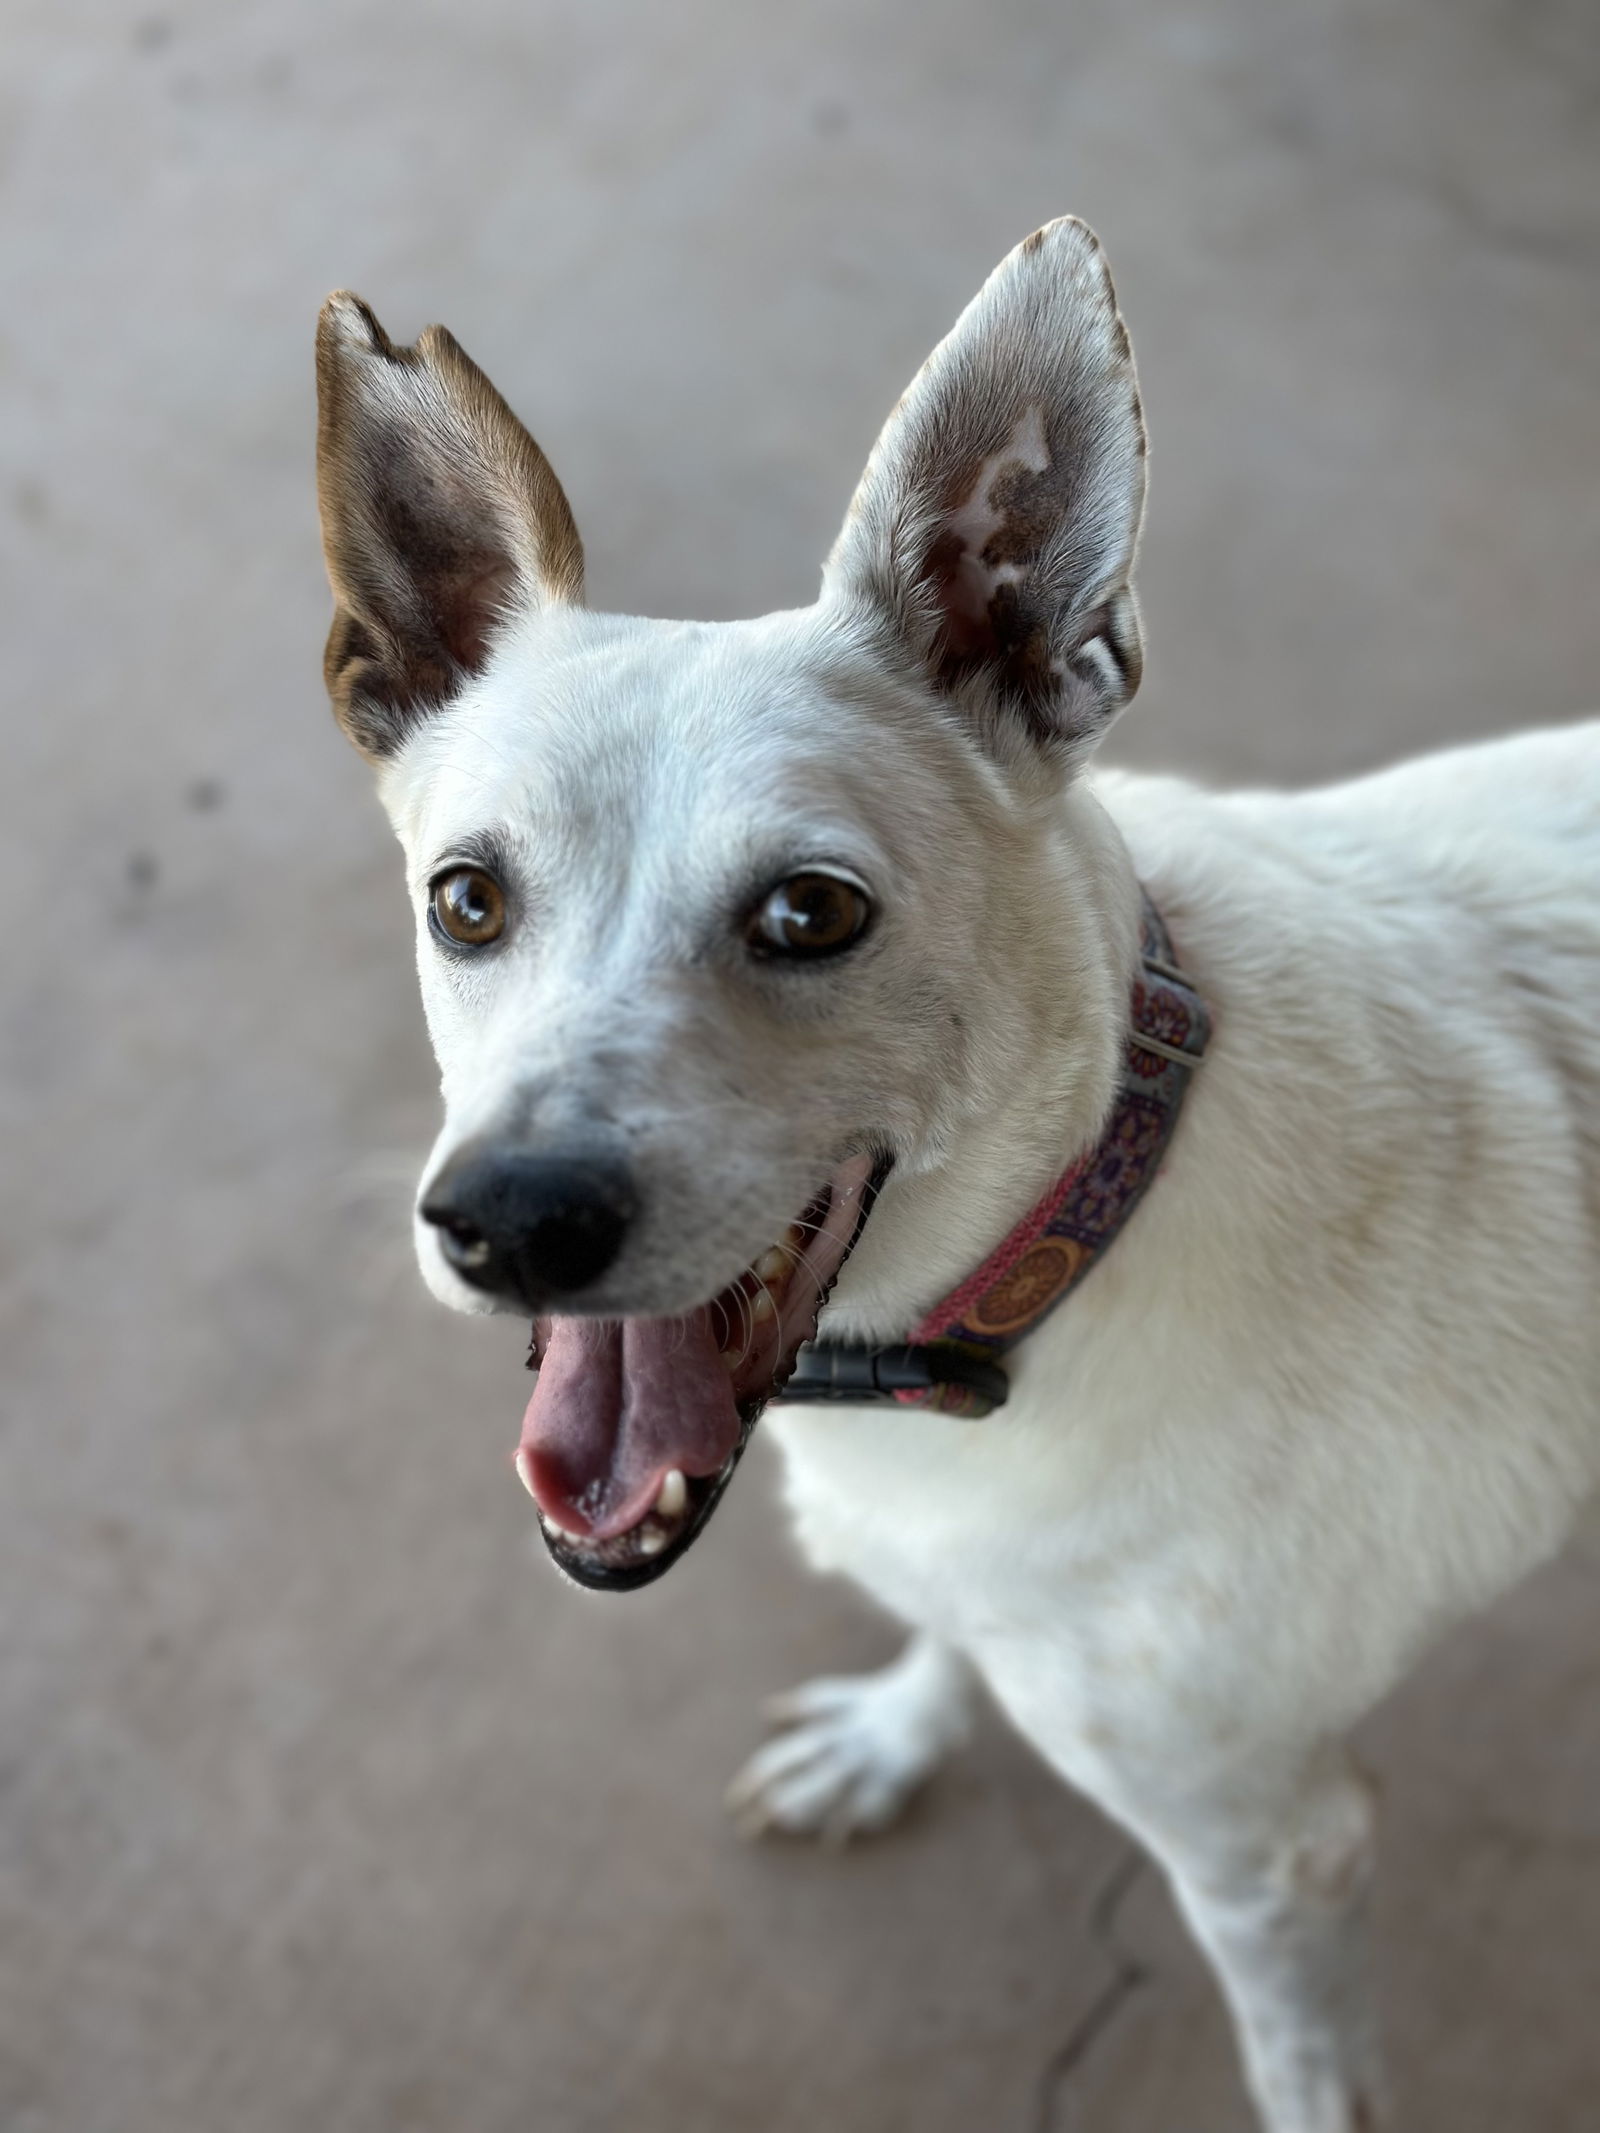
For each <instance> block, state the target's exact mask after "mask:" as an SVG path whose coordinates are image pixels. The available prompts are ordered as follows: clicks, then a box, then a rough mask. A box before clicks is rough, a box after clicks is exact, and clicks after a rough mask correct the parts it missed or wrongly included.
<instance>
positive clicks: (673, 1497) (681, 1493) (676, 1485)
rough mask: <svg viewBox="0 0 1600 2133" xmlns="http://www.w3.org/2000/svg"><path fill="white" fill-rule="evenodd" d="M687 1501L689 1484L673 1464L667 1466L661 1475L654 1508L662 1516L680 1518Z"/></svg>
mask: <svg viewBox="0 0 1600 2133" xmlns="http://www.w3.org/2000/svg"><path fill="white" fill-rule="evenodd" d="M688 1501H689V1484H688V1482H686V1481H685V1480H684V1478H683V1476H682V1474H681V1473H680V1472H679V1471H678V1469H677V1468H676V1467H675V1466H672V1467H668V1469H667V1471H666V1473H665V1474H663V1475H662V1477H661V1493H660V1495H659V1496H657V1498H656V1509H657V1511H659V1512H660V1514H661V1516H662V1517H663V1518H681V1517H682V1515H683V1511H684V1507H685V1505H686V1504H687V1503H688Z"/></svg>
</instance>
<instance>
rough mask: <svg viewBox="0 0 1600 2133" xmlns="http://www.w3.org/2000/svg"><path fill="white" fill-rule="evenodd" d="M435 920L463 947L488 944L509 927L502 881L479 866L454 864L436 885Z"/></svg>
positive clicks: (444, 931) (440, 877) (484, 946)
mask: <svg viewBox="0 0 1600 2133" xmlns="http://www.w3.org/2000/svg"><path fill="white" fill-rule="evenodd" d="M433 922H434V924H435V925H436V926H437V927H438V928H439V929H440V931H441V932H442V933H447V934H448V935H449V936H450V938H451V940H453V941H459V942H460V943H461V945H462V946H463V947H464V948H486V947H487V946H488V944H489V943H490V941H497V940H498V939H499V938H500V936H501V934H502V933H504V931H505V927H506V900H505V897H504V895H503V894H502V893H501V889H500V884H499V883H498V882H497V881H495V880H494V879H493V878H492V876H490V875H488V874H485V873H484V872H482V870H481V869H480V868H478V867H453V868H452V869H451V870H450V872H449V873H448V874H441V875H440V876H439V878H438V880H437V881H436V882H435V883H434V885H433Z"/></svg>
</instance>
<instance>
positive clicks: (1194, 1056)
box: [778, 896, 1211, 1420]
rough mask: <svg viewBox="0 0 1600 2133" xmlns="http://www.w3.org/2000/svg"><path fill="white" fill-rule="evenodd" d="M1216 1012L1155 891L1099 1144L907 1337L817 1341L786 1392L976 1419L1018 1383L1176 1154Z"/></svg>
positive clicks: (785, 1395) (790, 1396)
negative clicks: (1168, 1156)
mask: <svg viewBox="0 0 1600 2133" xmlns="http://www.w3.org/2000/svg"><path fill="white" fill-rule="evenodd" d="M1210 1034H1211V1018H1210V1016H1209V1014H1208V1013H1207V1012H1206V1007H1205V1003H1204V1002H1203V1001H1202V1000H1201V998H1200V995H1199V994H1198V993H1197V992H1196V991H1195V989H1194V987H1193V986H1192V985H1191V984H1190V983H1189V981H1188V979H1187V978H1185V976H1184V975H1183V972H1182V971H1181V970H1180V969H1179V968H1178V961H1177V957H1176V955H1175V954H1174V952H1173V947H1172V941H1171V939H1170V937H1169V935H1168V933H1167V929H1166V927H1165V926H1164V925H1163V924H1162V922H1161V918H1160V915H1159V913H1158V912H1157V911H1156V908H1155V906H1154V905H1153V904H1152V903H1151V901H1150V899H1149V897H1148V896H1147V897H1146V898H1145V899H1144V916H1143V924H1142V932H1141V962H1140V968H1139V973H1138V975H1137V976H1136V977H1135V979H1134V981H1133V993H1132V999H1131V1003H1130V1016H1129V1029H1128V1057H1127V1064H1126V1067H1125V1069H1124V1072H1123V1079H1122V1088H1121V1091H1120V1093H1119V1094H1118V1097H1117V1101H1116V1104H1115V1105H1114V1107H1113V1109H1112V1112H1111V1117H1110V1120H1109V1121H1108V1123H1107V1125H1106V1129H1105V1131H1104V1133H1102V1134H1101V1136H1100V1139H1099V1140H1098V1141H1097V1142H1096V1144H1095V1146H1094V1147H1093V1148H1091V1149H1089V1150H1088V1151H1087V1152H1086V1153H1085V1154H1083V1155H1081V1156H1079V1158H1078V1160H1077V1161H1076V1162H1075V1163H1074V1164H1073V1165H1072V1166H1071V1168H1070V1169H1068V1170H1067V1171H1065V1172H1064V1173H1063V1174H1062V1176H1061V1177H1059V1178H1057V1180H1056V1182H1055V1183H1054V1184H1053V1185H1052V1186H1051V1187H1050V1190H1049V1191H1048V1192H1047V1193H1046V1194H1045V1196H1044V1198H1043V1199H1042V1200H1040V1201H1039V1203H1038V1204H1037V1206H1035V1207H1034V1208H1033V1209H1032V1210H1031V1211H1030V1212H1029V1213H1028V1214H1026V1215H1024V1216H1023V1218H1022V1220H1021V1221H1020V1222H1019V1223H1018V1224H1017V1226H1016V1228H1015V1229H1014V1230H1012V1232H1011V1234H1010V1235H1009V1236H1008V1237H1006V1238H1005V1239H1004V1240H1003V1241H1002V1242H1001V1243H1000V1244H998V1245H997V1246H996V1247H995V1249H994V1250H993V1251H992V1252H991V1253H990V1254H989V1256H988V1258H987V1259H986V1260H985V1261H984V1262H983V1264H982V1266H980V1267H979V1268H978V1269H977V1271H976V1272H975V1273H972V1274H970V1275H968V1277H967V1279H966V1280H965V1281H964V1282H962V1284H961V1286H960V1287H959V1288H958V1289H956V1290H954V1291H952V1293H951V1294H950V1295H948V1296H946V1297H945V1298H944V1300H943V1301H942V1302H940V1303H937V1304H935V1305H934V1307H933V1309H932V1310H931V1311H930V1312H929V1313H928V1314H927V1316H926V1317H925V1318H924V1319H923V1320H922V1322H921V1324H920V1325H918V1326H916V1327H915V1328H914V1329H913V1331H912V1334H911V1338H910V1340H909V1342H908V1343H906V1344H905V1345H904V1346H889V1347H870V1346H867V1345H865V1344H851V1343H845V1342H835V1341H817V1342H814V1343H813V1344H812V1345H811V1346H810V1347H807V1348H803V1349H802V1350H801V1351H800V1355H799V1358H798V1361H797V1363H796V1366H795V1371H794V1375H793V1376H792V1377H791V1378H790V1380H789V1382H788V1384H787V1385H785V1386H784V1388H783V1390H782V1392H781V1393H780V1394H779V1395H778V1397H779V1398H780V1399H784V1400H839V1401H849V1402H852V1403H854V1402H857V1401H873V1400H893V1401H894V1402H896V1403H897V1404H898V1405H899V1406H902V1407H931V1408H934V1409H936V1410H937V1411H938V1412H939V1413H940V1414H946V1415H958V1416H964V1417H967V1418H969V1419H972V1420H976V1419H977V1418H978V1417H980V1416H982V1415H986V1414H989V1413H990V1412H991V1411H992V1410H993V1409H994V1408H996V1407H999V1406H1000V1405H1001V1404H1002V1402H1003V1401H1004V1399H1005V1397H1006V1393H1007V1390H1008V1386H1007V1381H1006V1374H1005V1371H1004V1369H1003V1368H1002V1367H1001V1363H1000V1358H1001V1357H1002V1356H1004V1355H1005V1354H1006V1353H1007V1352H1008V1350H1010V1349H1012V1348H1014V1347H1015V1346H1016V1344H1017V1343H1018V1341H1020V1340H1022V1339H1023V1338H1024V1336H1025V1335H1027V1334H1029V1333H1031V1332H1032V1331H1033V1329H1034V1327H1035V1326H1037V1325H1038V1324H1039V1323H1040V1321H1041V1320H1042V1319H1043V1318H1045V1317H1046V1316H1047V1315H1048V1314H1049V1313H1050V1312H1051V1311H1053V1310H1054V1309H1055V1307H1056V1305H1057V1304H1059V1303H1060V1302H1061V1301H1062V1300H1063V1299H1064V1298H1065V1297H1067V1296H1069V1295H1070V1294H1071V1293H1072V1291H1073V1290H1074V1289H1075V1288H1076V1287H1077V1286H1078V1283H1079V1282H1080V1281H1082V1280H1083V1279H1084V1277H1085V1276H1086V1275H1087V1274H1088V1273H1089V1271H1090V1269H1091V1268H1092V1267H1093V1266H1094V1264H1095V1262H1096V1261H1097V1260H1098V1259H1099V1258H1100V1256H1101V1255H1102V1253H1104V1252H1105V1251H1107V1250H1108V1249H1109V1248H1110V1246H1111V1245H1112V1244H1113V1243H1114V1242H1115V1240H1116V1238H1117V1237H1118V1235H1119V1234H1120V1233H1121V1230H1122V1228H1123V1225H1124V1224H1125V1223H1126V1222H1127V1220H1128V1217H1129V1216H1130V1215H1131V1214H1132V1213H1133V1210H1134V1209H1135V1207H1137V1206H1138V1204H1139V1201H1140V1200H1141V1198H1142V1197H1143V1195H1144V1193H1145V1190H1146V1188H1147V1187H1148V1186H1149V1184H1150V1181H1151V1179H1152V1178H1154V1176H1155V1175H1156V1172H1157V1170H1158V1169H1159V1167H1160V1164H1161V1158H1162V1156H1163V1155H1164V1154H1165V1153H1166V1149H1167V1145H1168V1143H1169V1142H1170V1141H1171V1139H1172V1135H1173V1130H1174V1128H1175V1127H1176V1126H1177V1123H1178V1114H1179V1112H1180V1111H1181V1110H1182V1109H1183V1099H1184V1097H1185V1096H1186V1095H1187V1094H1188V1089H1189V1080H1190V1076H1191V1075H1192V1073H1193V1071H1194V1069H1195V1068H1196V1067H1197V1066H1198V1065H1199V1064H1200V1061H1201V1060H1202V1058H1203V1057H1204V1056H1205V1049H1206V1042H1207V1039H1208V1038H1209V1037H1210Z"/></svg>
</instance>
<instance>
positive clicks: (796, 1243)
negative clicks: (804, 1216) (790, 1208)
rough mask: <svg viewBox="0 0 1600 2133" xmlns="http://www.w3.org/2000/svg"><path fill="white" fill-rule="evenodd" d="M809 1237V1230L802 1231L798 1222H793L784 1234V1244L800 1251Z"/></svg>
mask: <svg viewBox="0 0 1600 2133" xmlns="http://www.w3.org/2000/svg"><path fill="white" fill-rule="evenodd" d="M809 1235H810V1232H809V1231H808V1230H804V1229H802V1228H801V1227H800V1224H799V1223H798V1222H791V1223H790V1224H789V1227H788V1228H787V1229H786V1230H785V1231H784V1233H783V1238H782V1241H783V1243H785V1244H787V1245H789V1246H791V1247H792V1249H793V1250H795V1251H799V1249H800V1247H801V1245H802V1244H804V1243H805V1241H806V1238H807V1237H808V1236H809Z"/></svg>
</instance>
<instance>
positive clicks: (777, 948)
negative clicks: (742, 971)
mask: <svg viewBox="0 0 1600 2133" xmlns="http://www.w3.org/2000/svg"><path fill="white" fill-rule="evenodd" d="M871 916H872V906H871V904H870V903H869V902H868V901H867V897H866V892H865V890H863V889H859V888H857V886H856V884H855V883H854V882H853V881H845V880H844V879H843V878H842V877H841V876H839V875H837V874H791V875H790V877H789V879H788V880H787V881H780V882H779V884H778V886H777V887H776V888H775V889H771V890H769V891H768V893H767V895H766V896H765V897H764V898H763V900H762V902H761V905H760V907H759V908H758V909H757V911H756V912H755V915H754V916H753V917H752V918H751V920H750V923H749V925H748V927H747V928H746V929H745V940H746V942H747V943H748V944H749V946H750V948H751V949H752V950H753V951H754V953H755V954H757V955H767V956H775V955H787V956H798V955H837V954H838V953H839V952H840V950H841V949H844V948H848V947H850V945H851V944H852V942H855V941H858V940H859V939H860V938H861V936H862V934H863V933H864V932H865V931H866V925H867V920H868V919H869V918H870V917H871Z"/></svg>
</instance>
